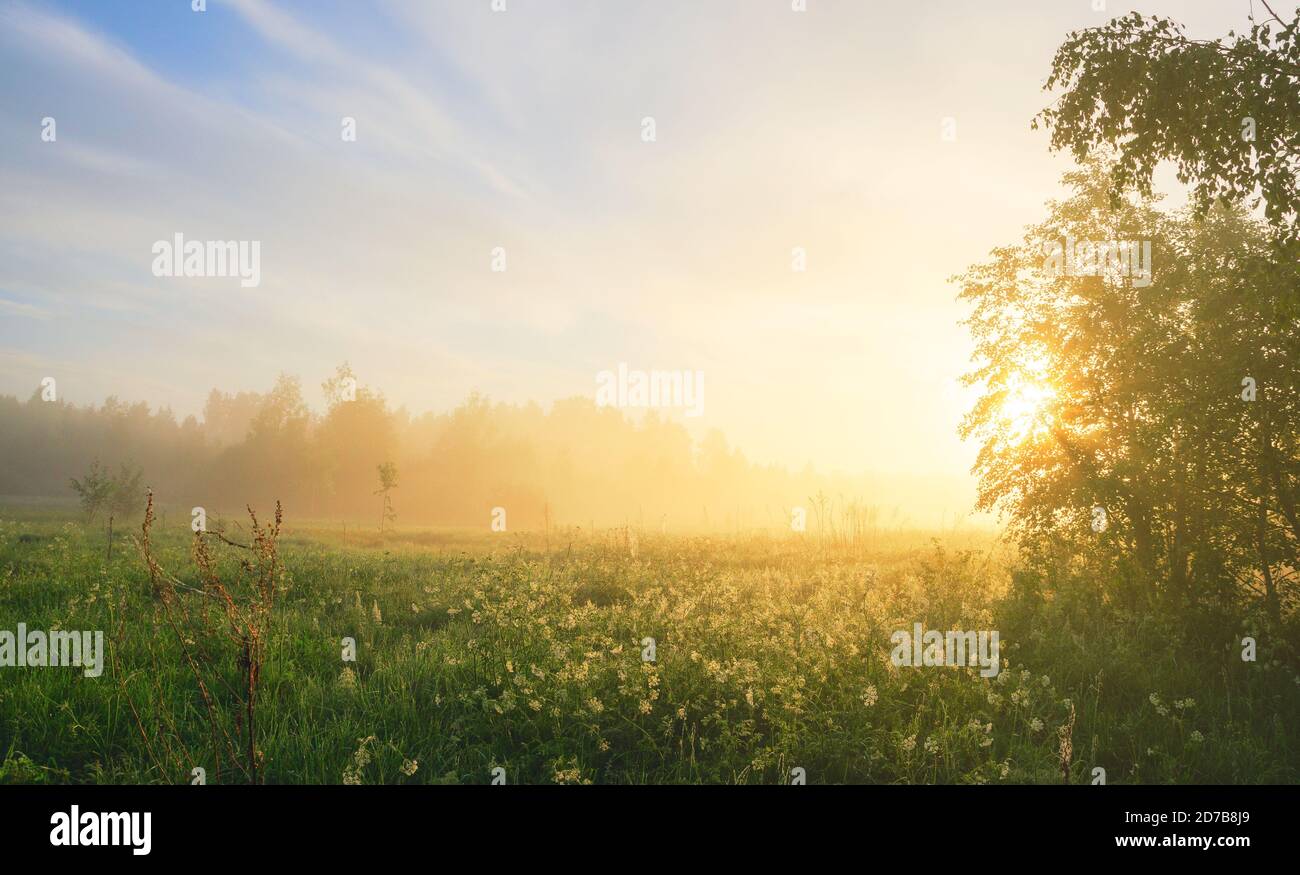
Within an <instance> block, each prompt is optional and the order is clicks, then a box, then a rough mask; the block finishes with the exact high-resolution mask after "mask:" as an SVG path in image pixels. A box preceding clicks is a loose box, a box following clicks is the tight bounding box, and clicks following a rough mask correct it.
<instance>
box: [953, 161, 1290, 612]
mask: <svg viewBox="0 0 1300 875" xmlns="http://www.w3.org/2000/svg"><path fill="white" fill-rule="evenodd" d="M1066 182H1067V184H1068V185H1069V186H1070V187H1071V189H1072V191H1073V193H1072V195H1071V196H1070V197H1069V198H1067V199H1066V200H1064V201H1061V202H1057V203H1053V204H1051V205H1050V210H1049V216H1048V218H1047V221H1045V222H1044V223H1042V224H1040V225H1036V226H1032V227H1031V228H1030V229H1028V231H1027V233H1026V235H1025V238H1024V241H1023V242H1022V243H1021V244H1019V245H1013V246H1007V247H1001V248H999V249H996V250H994V252H993V258H992V260H991V261H990V262H988V263H986V264H981V265H976V266H974V267H972V268H971V269H970V270H968V271H967V272H966V273H965V274H964V275H962V276H960V277H958V278H957V281H958V282H959V283H960V284H961V286H962V291H961V298H962V299H964V300H966V301H969V302H970V303H971V304H972V305H973V311H972V313H971V315H970V317H969V319H968V320H967V325H968V326H969V327H970V330H971V332H972V335H973V337H974V339H975V342H976V356H975V361H976V367H975V369H974V370H973V371H972V372H971V373H970V374H969V375H968V376H967V378H966V381H967V383H968V384H979V385H982V386H983V387H984V393H983V395H982V397H981V398H980V399H979V401H978V402H977V404H976V406H975V408H974V409H973V410H972V411H971V412H970V414H968V416H967V417H966V419H965V420H964V422H963V424H962V434H963V436H965V437H968V438H969V437H974V438H977V439H978V440H979V441H980V442H981V448H980V451H979V455H978V457H977V461H976V465H975V471H976V473H977V474H978V475H979V478H980V481H979V482H980V492H979V503H980V506H981V508H982V509H985V510H992V509H999V510H1001V511H1002V512H1003V513H1004V514H1006V515H1007V516H1008V517H1009V521H1010V527H1011V529H1012V531H1013V532H1014V533H1015V534H1016V535H1018V536H1019V538H1020V541H1021V543H1022V545H1023V546H1024V547H1025V549H1026V555H1027V556H1029V557H1030V558H1031V559H1038V560H1043V561H1047V560H1048V559H1050V558H1051V557H1052V556H1068V557H1074V558H1075V559H1079V560H1081V561H1085V562H1091V563H1094V564H1096V565H1098V566H1100V567H1101V568H1103V569H1104V570H1105V571H1107V572H1109V573H1110V575H1111V576H1112V577H1113V578H1114V579H1117V580H1119V581H1121V583H1122V584H1123V588H1124V591H1125V592H1127V593H1129V594H1131V595H1135V596H1146V597H1154V596H1157V595H1162V594H1163V595H1168V596H1172V597H1176V598H1179V599H1184V600H1202V599H1205V598H1209V597H1211V596H1216V597H1227V598H1235V597H1237V596H1238V595H1239V594H1240V592H1241V591H1242V590H1247V591H1250V590H1254V591H1256V592H1258V593H1259V594H1260V595H1262V596H1263V597H1264V600H1265V602H1266V604H1267V605H1268V607H1269V610H1270V612H1272V613H1273V614H1274V615H1275V616H1277V615H1279V614H1280V613H1281V608H1282V606H1283V603H1284V602H1285V601H1286V600H1287V599H1288V598H1290V596H1291V594H1292V593H1293V586H1294V574H1295V569H1296V568H1297V567H1300V550H1298V549H1297V547H1298V545H1300V528H1297V526H1296V520H1295V516H1296V515H1295V506H1296V488H1295V484H1296V482H1298V479H1297V478H1300V464H1298V462H1297V460H1298V459H1300V444H1298V442H1297V435H1298V434H1300V323H1297V321H1296V319H1295V318H1294V317H1293V316H1291V315H1288V313H1287V312H1286V308H1285V307H1284V306H1282V305H1281V303H1280V302H1279V299H1278V298H1277V297H1276V296H1274V295H1272V294H1270V293H1269V290H1268V288H1267V286H1261V285H1260V284H1259V283H1258V282H1256V279H1257V278H1258V276H1259V275H1260V274H1261V273H1266V272H1267V271H1268V269H1269V267H1270V265H1271V264H1272V261H1271V259H1272V257H1273V253H1272V251H1271V248H1270V245H1269V243H1268V242H1267V239H1266V235H1265V234H1264V232H1263V228H1262V227H1261V226H1260V223H1259V222H1256V221H1254V220H1252V219H1250V218H1249V217H1248V216H1247V215H1245V213H1244V212H1243V211H1241V210H1228V209H1224V208H1218V209H1214V210H1211V211H1210V212H1209V213H1207V214H1206V215H1204V216H1199V217H1198V216H1196V215H1195V214H1194V213H1191V212H1184V213H1182V214H1177V215H1167V214H1164V213H1161V212H1159V211H1158V210H1156V209H1155V206H1154V201H1153V200H1152V199H1146V198H1141V199H1138V200H1136V201H1132V200H1128V199H1124V200H1121V202H1120V205H1119V206H1118V207H1116V206H1115V205H1114V201H1113V200H1112V199H1111V197H1110V191H1111V190H1110V186H1109V179H1108V174H1107V171H1106V168H1105V166H1104V164H1103V163H1102V162H1101V161H1092V162H1090V163H1089V164H1088V165H1087V166H1086V167H1085V168H1084V169H1083V170H1081V171H1078V172H1074V173H1071V174H1067V176H1066ZM1063 239H1064V240H1066V241H1071V240H1072V241H1077V242H1078V243H1079V244H1080V245H1081V244H1082V242H1083V241H1144V240H1149V241H1150V243H1151V246H1152V252H1153V257H1152V260H1151V264H1152V266H1153V267H1154V270H1153V271H1152V274H1151V275H1150V276H1149V277H1136V276H1133V275H1132V274H1131V271H1126V270H1123V269H1103V270H1099V271H1096V272H1092V271H1086V270H1085V271H1080V270H1077V269H1076V270H1073V271H1070V270H1066V271H1061V270H1059V269H1057V268H1059V267H1060V264H1059V261H1058V259H1057V258H1055V253H1056V251H1057V250H1056V247H1059V246H1061V242H1060V241H1062V240H1063ZM1045 253H1047V254H1046V255H1045ZM1116 266H1117V265H1112V268H1114V267H1116ZM1076 267H1077V264H1076ZM1080 274H1083V275H1080ZM1247 378H1249V381H1250V385H1252V386H1255V385H1257V386H1260V387H1265V388H1264V389H1262V390H1260V394H1258V395H1256V394H1253V393H1252V394H1250V397H1249V400H1247V392H1246V388H1245V386H1246V385H1247Z"/></svg>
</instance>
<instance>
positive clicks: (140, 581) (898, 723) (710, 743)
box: [0, 506, 1300, 784]
mask: <svg viewBox="0 0 1300 875" xmlns="http://www.w3.org/2000/svg"><path fill="white" fill-rule="evenodd" d="M230 519H231V520H232V522H231V523H229V524H227V526H226V527H225V528H224V532H225V535H226V536H228V540H229V541H231V542H239V541H240V540H241V539H243V540H247V539H248V536H249V531H248V530H247V528H246V527H247V522H245V524H244V528H241V527H240V526H239V525H236V524H235V523H234V522H233V520H234V519H236V518H235V517H234V516H233V515H232V516H231V517H230ZM140 535H141V529H140V521H139V520H138V519H137V520H135V521H134V523H132V524H131V525H130V526H129V527H127V526H126V525H119V528H118V534H117V536H116V537H115V540H114V546H113V550H112V553H111V556H109V555H108V551H107V549H106V546H107V545H106V538H105V533H104V531H103V529H102V527H101V526H98V525H96V526H86V525H83V524H82V523H81V522H80V521H79V520H78V519H77V517H76V515H75V512H74V510H73V509H71V508H50V507H38V506H9V507H7V508H4V509H0V629H6V630H13V629H14V628H15V627H16V624H17V623H19V622H23V623H26V625H27V627H28V628H36V629H47V630H48V629H64V630H73V629H76V630H101V629H102V630H104V632H105V641H106V648H107V650H108V655H107V657H106V659H105V663H106V668H105V671H104V673H103V675H102V676H100V677H98V678H88V677H84V676H83V674H82V672H81V671H79V670H77V669H75V668H67V667H57V668H56V667H42V668H34V667H27V668H17V667H6V668H0V783H189V782H191V781H192V780H193V778H192V775H193V774H194V772H193V769H195V768H202V769H203V770H204V775H205V780H206V782H208V783H222V782H237V781H247V780H250V775H249V773H248V772H247V771H241V770H240V769H239V768H238V767H237V764H236V763H235V762H232V760H231V758H230V757H226V756H222V755H221V753H220V751H221V750H222V745H223V744H224V743H225V742H223V741H222V740H221V739H220V738H219V737H218V736H219V734H220V733H221V732H230V733H232V734H239V733H242V732H244V730H245V728H246V727H245V723H244V721H243V719H242V717H241V716H240V715H238V714H236V715H235V716H234V717H233V718H231V719H229V720H225V718H223V720H224V722H221V721H218V723H219V724H220V727H224V728H220V729H218V728H217V727H218V723H214V722H213V720H212V719H211V713H212V712H213V711H214V710H215V711H216V712H217V713H224V712H226V711H230V710H238V709H232V704H234V703H237V702H238V701H239V700H240V695H239V694H240V688H239V684H238V682H237V679H238V677H240V676H241V675H240V674H239V672H240V670H241V667H240V666H239V665H237V663H238V653H237V649H235V650H232V649H231V647H230V639H229V636H228V635H226V634H224V633H223V631H222V630H221V628H220V626H221V623H220V622H219V617H218V622H216V623H208V624H204V623H201V622H196V623H195V625H194V626H192V627H184V629H183V630H182V632H181V633H179V634H178V633H177V627H174V626H172V625H171V623H170V621H169V620H168V616H170V615H169V614H168V613H167V611H166V610H164V609H163V608H162V607H160V599H159V597H158V595H157V594H156V591H155V589H154V587H153V586H152V585H151V574H150V570H149V567H148V564H147V562H146V561H145V560H144V559H143V558H142V555H141V552H140V551H139V550H138V549H137V547H136V546H135V545H133V544H132V543H131V539H132V538H136V539H139V538H140ZM194 540H195V536H194V535H193V534H192V533H191V532H190V529H189V517H188V515H185V514H183V513H182V512H181V511H179V510H175V509H173V510H172V511H170V512H168V513H165V514H160V516H159V519H158V520H157V521H156V523H155V524H154V526H153V529H152V533H151V542H152V550H153V555H155V556H156V557H157V561H158V562H159V563H160V565H162V566H163V567H165V568H166V569H167V572H168V574H170V575H172V579H173V580H175V581H176V582H177V583H178V584H181V585H182V586H181V587H180V588H178V589H175V590H174V591H173V595H172V596H171V598H173V599H175V601H173V602H171V605H172V606H173V607H174V608H176V609H177V610H179V611H181V612H182V613H183V614H184V615H185V616H186V617H189V618H191V619H193V618H195V617H199V616H200V615H203V614H204V612H205V611H209V610H211V608H210V606H209V605H208V604H207V602H208V601H209V600H208V599H206V598H205V597H204V596H203V595H202V594H201V593H202V590H203V588H204V586H205V584H204V576H203V573H201V571H200V570H199V569H198V568H196V565H195V562H194V561H193V556H192V548H193V542H194ZM220 548H225V549H224V550H223V549H220ZM276 549H277V551H278V557H277V564H276V566H275V567H276V573H275V591H276V594H275V604H274V608H273V610H271V611H270V612H269V619H268V621H267V623H266V625H265V627H264V628H263V629H262V630H261V635H260V644H259V646H261V647H263V648H264V655H263V657H262V663H261V665H260V674H259V676H258V677H257V692H256V707H255V711H256V725H257V733H256V742H255V748H256V749H255V751H254V752H253V754H252V756H253V758H254V759H255V760H256V769H255V776H254V777H253V778H252V779H254V780H258V781H264V782H266V783H273V784H275V783H320V784H333V783H350V784H394V783H417V784H418V783H425V784H429V783H433V784H486V783H490V782H492V781H493V780H494V776H495V780H497V781H498V782H500V781H502V780H504V781H505V782H506V783H508V784H555V783H560V784H620V783H633V784H652V783H654V784H657V783H719V784H781V783H791V782H792V781H796V780H799V776H803V778H804V779H805V780H806V781H807V783H809V784H831V783H882V784H889V783H962V784H971V783H973V784H993V783H1006V782H1011V783H1062V782H1069V783H1074V784H1088V783H1097V782H1098V781H1099V776H1100V774H1101V773H1099V772H1098V771H1097V770H1098V769H1102V770H1104V776H1105V777H1104V780H1105V782H1106V783H1110V784H1121V783H1170V782H1190V783H1294V782H1296V781H1297V780H1298V779H1300V755H1298V751H1297V734H1296V732H1295V726H1296V725H1297V721H1298V720H1300V677H1297V675H1296V663H1295V661H1294V659H1291V658H1287V657H1286V656H1285V655H1284V652H1285V648H1284V647H1283V645H1282V644H1281V635H1280V633H1278V632H1270V627H1269V626H1268V620H1267V618H1266V616H1265V614H1264V613H1263V612H1262V611H1258V612H1252V611H1248V610H1246V609H1242V610H1241V612H1240V613H1236V612H1232V611H1227V610H1224V611H1221V612H1219V613H1212V612H1210V611H1209V610H1208V609H1199V610H1198V611H1197V612H1195V613H1189V612H1182V613H1179V612H1175V611H1172V610H1167V609H1164V608H1161V607H1160V606H1158V605H1154V606H1144V607H1143V608H1141V609H1135V608H1134V607H1132V606H1131V605H1124V604H1123V603H1122V602H1121V601H1120V600H1118V599H1116V598H1114V597H1113V596H1112V595H1111V594H1110V591H1109V590H1108V589H1107V587H1105V586H1103V585H1098V582H1097V581H1095V580H1090V579H1088V578H1087V577H1086V576H1084V575H1079V576H1072V575H1069V574H1063V575H1062V576H1061V577H1059V578H1055V579H1048V578H1045V577H1044V576H1043V575H1042V574H1041V573H1038V572H1031V571H1029V570H1027V569H1025V568H1021V567H1019V566H1018V565H1017V563H1016V560H1015V558H1014V556H1015V553H1014V551H1013V550H1012V549H1011V548H1010V547H1009V545H1007V544H1006V543H1004V542H1003V541H1002V540H1000V539H999V538H998V537H996V536H993V535H987V534H980V533H976V532H963V531H955V530H953V531H947V532H942V533H925V532H907V531H892V532H890V531H873V532H871V533H870V535H869V536H863V537H856V536H855V537H852V538H834V537H822V536H819V535H818V534H816V533H814V532H809V533H807V534H805V535H802V536H794V535H784V536H774V535H769V534H762V533H753V534H731V535H727V536H720V535H712V536H703V535H686V534H663V533H653V532H647V531H639V530H637V529H634V528H623V529H610V530H599V531H595V532H591V531H585V530H582V529H577V528H570V529H563V528H561V529H551V530H550V531H548V532H545V533H543V532H533V533H526V534H522V533H521V534H516V533H497V534H490V533H487V532H481V531H477V532H476V531H467V530H450V529H402V528H399V529H396V530H394V531H390V532H388V533H385V534H383V535H381V534H380V533H379V532H377V531H376V530H375V529H374V528H373V527H371V528H369V529H359V528H357V527H356V526H352V527H350V528H349V529H347V530H346V531H345V530H344V529H343V528H342V527H341V526H338V525H335V524H330V523H327V522H323V521H322V522H316V523H306V524H304V523H300V522H295V521H293V520H291V519H290V520H286V522H285V525H284V528H283V530H282V532H281V533H280V536H279V541H278V545H277V548H276ZM214 552H216V553H219V558H218V559H217V560H215V563H216V564H215V566H214V567H215V568H216V569H217V571H218V572H219V573H221V574H223V575H226V574H230V575H233V574H235V573H237V571H238V563H239V562H241V561H245V562H246V561H248V560H247V559H242V560H241V557H240V555H239V554H240V553H241V551H240V550H239V549H236V548H229V547H228V545H226V544H223V543H218V544H215V545H214ZM229 554H234V555H229ZM915 622H922V623H924V624H925V626H926V628H934V629H994V630H998V631H999V632H1000V635H1001V657H1002V667H1001V671H1000V672H999V673H998V674H997V675H996V677H988V678H985V677H981V676H980V674H979V670H978V668H974V667H971V668H957V667H950V666H945V667H922V668H907V667H904V668H899V667H895V666H894V665H893V664H892V663H891V660H890V650H891V645H890V635H891V633H892V632H894V631H895V630H900V629H911V628H912V624H913V623H915ZM195 629H199V630H204V629H207V630H210V633H211V634H210V635H208V636H207V637H202V636H201V635H200V634H199V633H198V632H194V631H193V630H195ZM1248 635H1249V636H1254V637H1256V638H1257V640H1258V642H1259V644H1258V649H1259V653H1258V657H1257V659H1256V660H1255V661H1243V659H1242V658H1241V644H1240V639H1241V638H1242V637H1243V636H1248ZM187 636H189V637H187ZM344 639H353V641H354V642H355V660H354V661H347V660H345V659H343V656H344ZM191 659H198V660H199V661H204V660H206V661H207V662H208V663H209V665H208V666H207V667H205V669H204V670H205V671H207V670H209V669H210V670H211V671H213V672H215V675H214V676H217V677H218V681H217V682H210V683H209V686H208V697H207V698H205V696H204V694H203V693H202V692H201V691H200V689H199V687H198V685H197V684H196V681H195V678H196V673H195V671H194V670H193V669H192V667H191V665H190V660H191ZM250 713H251V712H250ZM236 747H237V745H236ZM799 770H802V771H799Z"/></svg>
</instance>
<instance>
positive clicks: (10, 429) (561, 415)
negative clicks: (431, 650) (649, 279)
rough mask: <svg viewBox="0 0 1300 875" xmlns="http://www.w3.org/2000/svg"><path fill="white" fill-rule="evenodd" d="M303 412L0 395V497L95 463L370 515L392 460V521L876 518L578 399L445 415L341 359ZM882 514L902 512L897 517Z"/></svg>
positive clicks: (830, 488) (233, 501)
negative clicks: (369, 383)
mask: <svg viewBox="0 0 1300 875" xmlns="http://www.w3.org/2000/svg"><path fill="white" fill-rule="evenodd" d="M324 388H325V391H326V396H327V399H328V401H327V408H326V409H325V410H324V411H323V412H314V411H312V410H311V409H309V408H308V406H307V404H306V403H305V402H304V400H303V394H302V386H301V383H300V381H299V380H298V379H297V378H295V377H291V376H284V375H282V376H280V377H279V379H278V380H277V382H276V383H275V385H274V387H273V388H272V389H271V390H270V391H269V392H266V393H258V392H239V393H236V394H228V393H224V392H221V391H218V390H215V389H214V390H213V391H212V392H211V394H210V395H209V396H208V400H207V403H206V405H205V407H204V410H203V413H202V417H201V418H200V417H194V416H189V417H186V418H185V419H184V420H180V421H178V419H177V417H176V416H175V415H174V414H173V412H172V411H171V410H169V409H168V408H165V407H164V408H161V409H157V410H153V409H151V408H150V407H149V405H147V404H145V403H142V402H137V403H132V404H127V403H123V402H121V401H119V400H117V399H116V398H109V399H108V400H107V401H106V402H105V403H104V404H102V405H100V406H97V407H94V406H91V407H78V406H74V405H72V404H68V403H65V402H63V401H44V400H41V396H40V392H39V391H38V392H35V393H33V395H32V397H31V398H29V399H28V400H27V401H25V402H24V401H21V400H19V399H18V398H15V397H13V396H5V397H0V426H2V427H0V495H10V496H43V497H58V496H72V495H73V494H74V493H73V491H72V489H71V487H70V479H71V478H74V477H81V476H82V475H83V474H84V473H85V472H86V471H87V470H88V469H89V468H90V466H91V465H93V464H94V463H95V462H96V461H98V462H99V463H100V464H101V465H103V466H104V467H105V468H107V469H109V470H111V471H116V470H118V468H119V466H121V465H124V464H125V465H129V466H138V467H139V468H142V469H143V472H144V483H145V484H148V485H149V486H151V487H152V488H153V489H154V491H155V493H156V494H157V496H158V499H159V501H160V502H162V503H164V504H171V505H176V506H185V507H192V506H203V507H205V508H207V509H208V510H209V511H212V510H214V509H215V510H217V511H219V512H234V511H238V510H241V509H242V508H243V507H244V505H245V504H252V505H253V506H254V507H255V508H256V507H268V506H269V505H270V504H271V503H273V502H274V501H275V500H277V499H278V500H281V501H283V502H284V504H285V507H286V509H287V511H288V512H289V513H290V515H291V517H296V518H298V519H321V518H341V519H353V520H361V521H363V522H366V521H369V522H373V523H374V524H375V526H376V527H378V525H379V519H380V515H381V513H382V510H383V500H382V497H381V496H380V495H378V494H376V490H378V489H379V488H380V480H379V474H378V466H379V465H380V464H383V463H386V462H392V463H394V464H396V466H397V488H396V489H394V490H393V491H392V493H391V498H392V502H393V505H394V508H395V510H396V513H397V523H398V524H399V525H401V524H404V523H419V524H437V525H457V526H483V527H486V526H488V524H489V522H490V519H491V511H492V509H493V508H495V507H503V508H505V509H506V519H507V525H508V527H509V529H511V530H513V529H516V528H539V527H541V526H543V525H545V524H546V522H547V521H548V519H549V521H550V522H551V523H552V524H576V525H585V524H587V523H589V522H591V523H595V524H597V525H622V524H632V525H638V526H644V527H646V528H652V529H659V528H661V527H666V528H669V529H683V528H691V529H698V528H728V529H730V528H733V527H735V526H737V525H739V526H744V527H765V528H779V527H788V526H789V523H790V518H791V508H792V507H793V506H795V505H804V506H807V511H806V513H807V520H808V522H807V526H808V530H809V531H810V532H812V531H816V530H817V526H818V520H819V517H818V512H819V508H817V507H816V506H814V504H815V503H810V502H809V500H808V499H809V497H810V496H816V495H817V494H818V493H819V492H820V493H822V494H823V495H824V496H825V497H826V502H827V506H826V507H825V508H823V509H821V510H822V512H823V513H825V514H830V513H831V512H832V510H833V511H834V513H835V514H836V515H837V517H838V518H839V520H840V524H841V525H843V524H846V523H845V521H846V520H852V523H851V524H853V525H857V526H859V527H860V526H863V525H866V524H867V523H872V524H874V522H875V520H876V511H875V510H871V509H868V508H867V507H866V506H865V504H861V503H854V504H852V505H851V503H850V501H849V497H853V498H857V497H859V496H861V495H862V494H863V492H862V490H863V489H864V488H866V485H865V484H864V483H863V482H861V481H849V480H847V479H832V478H830V477H826V476H822V475H818V474H815V473H813V472H812V471H810V470H807V471H804V472H801V473H797V474H796V473H791V472H789V471H787V470H786V469H783V468H776V467H765V466H760V465H755V464H752V463H750V462H749V461H747V460H746V459H745V458H744V456H743V455H742V454H741V453H740V452H738V451H736V450H734V449H733V448H731V447H729V446H728V444H727V442H726V440H725V438H724V437H723V436H722V435H721V433H719V432H716V431H715V432H712V433H710V434H709V435H707V436H706V437H705V438H704V439H703V440H701V441H695V440H693V439H692V437H691V435H690V434H689V433H688V432H687V430H686V429H685V428H684V427H683V426H682V425H681V424H679V423H676V422H672V421H668V420H665V419H662V418H659V417H656V416H655V415H653V413H652V414H650V415H647V416H646V417H644V418H643V419H641V420H640V421H639V422H634V421H632V420H631V419H630V418H628V417H626V416H624V415H623V414H622V413H621V412H620V411H618V410H616V409H613V408H602V407H597V406H596V404H595V403H594V402H593V401H591V400H590V399H585V398H573V399H567V400H562V401H557V402H556V403H555V404H553V405H552V407H551V409H550V410H549V411H547V410H544V409H543V408H542V407H541V406H540V405H537V404H527V405H510V404H501V403H491V402H489V401H488V400H486V399H484V398H482V397H480V396H478V395H472V396H471V397H470V398H469V399H468V400H466V401H465V402H464V403H463V404H461V405H460V406H459V407H457V408H456V409H455V410H453V411H451V412H449V413H444V414H434V413H426V414H422V415H418V416H413V415H411V414H410V413H408V412H407V411H406V410H405V409H404V408H398V409H394V408H393V407H391V406H390V405H389V403H388V402H387V401H386V399H385V398H384V396H383V395H382V394H380V393H378V392H375V391H373V390H371V389H367V388H365V387H358V386H357V385H356V381H355V377H354V376H353V375H352V372H351V370H350V369H349V368H348V367H347V366H346V365H345V366H342V367H340V368H339V369H338V372H337V373H336V375H335V376H334V377H333V378H332V379H330V380H328V381H326V383H325V384H324ZM880 522H881V523H882V524H888V523H891V522H892V523H893V524H897V523H899V522H901V519H900V518H899V517H898V516H897V514H896V513H895V515H894V516H892V517H890V516H889V515H885V518H882V519H881V520H880Z"/></svg>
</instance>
